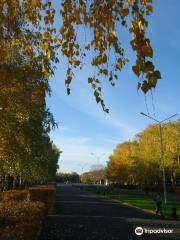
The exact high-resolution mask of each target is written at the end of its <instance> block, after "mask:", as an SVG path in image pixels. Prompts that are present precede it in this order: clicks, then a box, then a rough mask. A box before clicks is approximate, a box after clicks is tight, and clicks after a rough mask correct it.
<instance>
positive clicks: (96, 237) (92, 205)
mask: <svg viewBox="0 0 180 240" xmlns="http://www.w3.org/2000/svg"><path fill="white" fill-rule="evenodd" d="M137 226H140V227H143V228H144V227H146V228H164V227H165V228H168V229H174V231H175V232H176V233H175V234H164V235H160V234H153V235H152V234H151V235H150V234H143V235H141V236H136V235H135V233H134V230H135V228H136V227H137ZM178 230H180V224H179V222H173V221H168V222H167V221H162V220H159V219H157V218H156V217H155V216H153V215H151V214H148V213H144V212H142V211H141V210H139V209H136V208H132V207H128V206H125V205H120V204H118V203H116V202H113V201H110V200H108V199H105V198H103V197H99V196H96V195H92V194H89V193H85V192H83V191H82V190H81V189H80V188H77V187H72V186H70V185H67V186H63V185H62V186H59V187H58V188H57V195H56V203H55V207H54V212H53V214H52V215H48V216H47V217H46V219H45V221H44V224H43V227H42V231H41V235H40V238H39V240H136V239H140V240H146V239H147V240H151V239H152V240H178V239H180V235H179V234H178Z"/></svg>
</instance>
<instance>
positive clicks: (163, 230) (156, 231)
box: [135, 227, 173, 236]
mask: <svg viewBox="0 0 180 240" xmlns="http://www.w3.org/2000/svg"><path fill="white" fill-rule="evenodd" d="M143 233H144V234H162V233H163V234H169V233H173V229H166V228H158V229H149V228H144V229H143V228H142V227H136V228H135V234H136V235H138V236H140V235H142V234H143Z"/></svg>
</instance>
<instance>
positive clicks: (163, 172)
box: [141, 112, 177, 204]
mask: <svg viewBox="0 0 180 240" xmlns="http://www.w3.org/2000/svg"><path fill="white" fill-rule="evenodd" d="M141 114H142V115H144V116H146V117H148V118H150V119H152V120H153V121H155V122H157V123H158V125H159V137H160V138H159V140H160V146H161V167H162V175H163V191H164V203H165V204H166V202H167V188H166V174H165V167H164V145H163V137H162V123H163V122H165V121H167V120H169V119H171V118H173V117H175V116H177V114H174V115H172V116H170V117H168V118H165V119H163V120H162V121H159V120H157V119H155V118H153V117H152V116H150V115H147V114H145V113H143V112H141Z"/></svg>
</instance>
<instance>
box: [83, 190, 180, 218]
mask: <svg viewBox="0 0 180 240" xmlns="http://www.w3.org/2000/svg"><path fill="white" fill-rule="evenodd" d="M85 190H87V191H89V192H92V193H95V194H99V195H105V196H106V197H107V198H109V199H113V200H116V201H118V202H120V203H124V204H128V205H130V206H134V207H138V208H141V209H143V210H148V211H151V212H155V208H156V207H155V202H154V200H153V198H154V196H155V193H154V195H153V194H151V195H149V196H147V195H145V194H144V193H143V192H142V191H138V190H119V191H117V190H112V189H111V190H108V189H107V188H104V187H96V186H92V187H87V188H85ZM104 193H105V194H104ZM173 207H176V209H177V215H178V216H180V196H179V195H178V194H169V195H168V201H167V203H166V204H163V205H162V209H163V214H164V216H165V217H167V218H169V217H170V216H171V214H172V208H173Z"/></svg>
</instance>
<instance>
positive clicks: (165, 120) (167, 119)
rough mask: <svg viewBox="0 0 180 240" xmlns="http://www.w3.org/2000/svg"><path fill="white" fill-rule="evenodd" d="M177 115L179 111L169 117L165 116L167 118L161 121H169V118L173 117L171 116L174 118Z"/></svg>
mask: <svg viewBox="0 0 180 240" xmlns="http://www.w3.org/2000/svg"><path fill="white" fill-rule="evenodd" d="M175 116H177V113H176V114H174V115H172V116H170V117H168V118H165V119H164V120H162V121H161V122H160V123H163V122H165V121H167V120H169V119H171V118H173V117H175Z"/></svg>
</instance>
